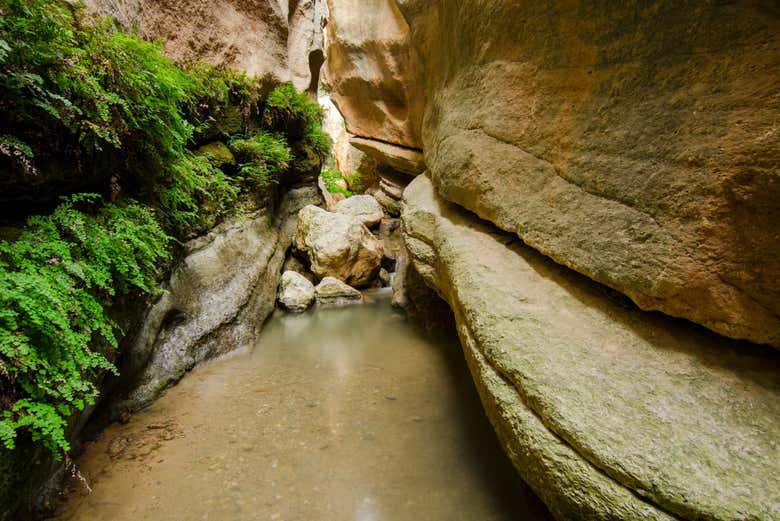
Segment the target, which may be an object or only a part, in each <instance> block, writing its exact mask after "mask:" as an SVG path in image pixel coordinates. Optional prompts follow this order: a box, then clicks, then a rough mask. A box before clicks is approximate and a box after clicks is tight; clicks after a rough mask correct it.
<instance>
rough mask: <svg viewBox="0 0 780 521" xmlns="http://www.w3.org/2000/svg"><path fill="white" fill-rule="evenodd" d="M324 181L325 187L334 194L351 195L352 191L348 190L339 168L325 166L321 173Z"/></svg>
mask: <svg viewBox="0 0 780 521" xmlns="http://www.w3.org/2000/svg"><path fill="white" fill-rule="evenodd" d="M320 177H321V178H322V182H323V183H324V184H325V188H326V189H327V190H328V192H330V193H332V194H342V195H344V196H345V197H351V196H352V192H350V191H349V190H347V188H346V185H347V183H346V181H345V180H344V178H343V177H341V173H339V171H338V170H333V169H330V168H325V169H323V170H322V172H321V173H320Z"/></svg>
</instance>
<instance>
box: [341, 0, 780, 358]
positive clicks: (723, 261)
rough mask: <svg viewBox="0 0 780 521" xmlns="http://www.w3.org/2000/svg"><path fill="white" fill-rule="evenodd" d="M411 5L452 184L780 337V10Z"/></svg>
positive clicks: (561, 239)
mask: <svg viewBox="0 0 780 521" xmlns="http://www.w3.org/2000/svg"><path fill="white" fill-rule="evenodd" d="M398 3H399V5H400V9H401V10H402V12H403V13H404V14H405V15H406V18H407V20H408V21H409V24H410V27H411V28H412V40H413V42H414V45H415V48H416V50H417V53H418V56H419V57H420V58H421V62H422V65H421V69H422V70H423V74H424V77H425V78H426V82H425V99H426V107H425V118H424V121H425V126H424V128H423V130H422V135H423V141H424V149H425V159H426V163H427V165H428V167H429V168H430V170H431V172H432V179H433V182H434V184H435V185H436V187H437V188H438V190H439V192H440V193H441V195H442V196H443V197H444V198H445V199H447V200H450V201H453V202H455V203H458V204H459V205H461V206H463V207H465V208H467V209H469V210H471V211H473V212H475V213H476V214H477V215H479V216H480V217H482V218H483V219H487V220H490V221H492V222H493V223H495V224H496V225H498V226H499V227H500V228H502V229H504V230H507V231H510V232H513V233H516V234H517V235H518V236H519V237H520V238H521V239H522V240H523V241H524V242H525V243H526V244H528V245H530V246H532V247H533V248H535V249H537V250H538V251H540V252H542V253H544V254H545V255H547V256H549V257H551V258H553V259H554V260H556V261H557V262H559V263H561V264H565V265H566V266H569V267H571V268H573V269H575V270H577V271H579V272H580V273H583V274H585V275H587V276H588V277H590V278H592V279H595V280H597V281H599V282H601V283H604V284H606V285H609V286H610V287H612V288H615V289H617V290H619V291H621V292H623V293H625V294H626V295H628V296H629V297H631V299H632V300H634V302H636V303H637V304H638V305H639V306H640V307H642V308H643V309H648V310H660V311H663V312H664V313H667V314H670V315H674V316H678V317H684V318H687V319H689V320H692V321H694V322H698V323H700V324H702V325H704V326H706V327H708V328H710V329H712V330H714V331H717V332H719V333H721V334H723V335H727V336H731V337H734V338H745V339H749V340H752V341H754V342H762V343H770V344H773V345H775V346H780V137H779V136H780V134H778V131H777V121H778V120H779V119H780V98H778V96H777V92H778V88H779V87H780V76H778V73H777V71H778V70H780V39H778V38H777V34H780V17H778V16H777V13H775V12H772V13H770V12H768V11H766V10H765V9H763V8H759V7H758V6H753V5H746V4H705V3H702V4H696V5H690V4H682V3H674V2H651V3H649V4H646V5H645V6H643V7H641V8H639V7H636V6H633V5H631V6H629V5H628V4H626V5H621V6H612V7H610V8H609V9H599V8H595V7H592V8H586V7H584V6H583V7H582V8H581V9H579V8H578V9H571V8H568V7H565V6H564V4H563V3H556V2H554V3H553V4H550V3H533V2H532V3H524V4H522V5H518V3H517V2H513V1H508V0H503V1H496V2H491V3H490V7H489V8H488V7H486V4H485V2H482V1H477V0H464V1H458V2H455V1H454V0H438V1H425V2H423V1H419V0H404V1H399V2H398ZM559 4H560V5H559ZM334 15H335V17H336V25H338V22H339V20H338V15H339V11H335V12H334ZM355 16H357V15H355ZM347 120H348V121H349V120H350V117H349V116H348V117H347Z"/></svg>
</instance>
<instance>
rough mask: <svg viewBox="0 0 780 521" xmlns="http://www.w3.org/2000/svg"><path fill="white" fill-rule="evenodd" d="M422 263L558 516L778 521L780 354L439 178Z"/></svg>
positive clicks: (500, 429)
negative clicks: (562, 259)
mask: <svg viewBox="0 0 780 521" xmlns="http://www.w3.org/2000/svg"><path fill="white" fill-rule="evenodd" d="M404 201H405V207H404V212H403V220H404V226H405V228H404V229H405V235H404V239H405V242H406V246H407V249H408V252H409V255H410V259H411V261H412V264H413V267H414V268H415V269H416V270H417V271H418V272H419V274H420V275H421V276H422V278H423V279H424V280H425V282H426V283H427V284H428V285H429V286H431V287H433V288H435V289H436V290H437V292H438V293H439V294H440V295H441V296H442V297H443V298H444V299H445V300H446V301H447V302H448V303H449V305H450V307H451V308H452V310H453V311H454V314H455V319H456V322H457V326H458V332H459V335H460V338H461V341H462V344H463V348H464V352H465V355H466V358H467V360H468V363H469V366H470V369H471V372H472V374H473V376H474V379H475V381H476V383H477V387H478V389H479V392H480V396H481V398H482V401H483V404H484V406H485V408H486V410H487V412H488V415H489V417H490V419H491V421H492V423H493V425H494V427H495V429H496V431H497V433H498V435H499V437H500V438H501V441H502V443H503V444H504V446H505V449H506V451H507V453H508V455H509V457H510V458H511V459H512V461H513V462H514V464H515V466H516V467H517V469H518V471H519V472H520V474H521V475H522V476H523V478H524V479H525V481H527V482H528V483H529V484H530V485H531V486H532V487H533V488H534V490H535V491H536V493H537V494H538V495H539V496H540V497H541V498H542V499H543V500H544V501H545V502H546V503H547V505H548V506H549V507H550V509H551V511H552V512H553V514H554V515H555V516H556V517H557V518H558V519H659V520H660V519H663V520H673V519H708V520H724V521H725V520H733V519H762V520H769V519H777V518H780V494H779V493H778V491H779V490H780V467H779V466H778V461H780V447H779V446H778V444H777V440H778V439H780V423H779V422H778V421H777V420H778V418H780V381H778V379H777V374H778V371H780V355H778V353H777V352H776V351H774V350H772V349H770V348H762V347H758V346H754V345H750V344H748V343H740V342H737V341H733V340H729V339H725V338H723V337H721V336H717V335H715V334H713V333H711V332H708V331H706V330H704V329H701V328H699V327H697V326H695V325H692V324H690V323H688V322H685V321H680V320H677V319H672V318H669V317H665V316H663V315H660V314H657V315H650V314H647V313H645V312H642V311H639V310H637V309H636V308H635V307H634V306H633V305H631V304H630V303H629V302H628V301H625V300H621V298H616V297H615V296H614V295H613V294H611V293H610V291H609V290H607V289H606V288H604V287H603V286H600V285H598V284H595V283H593V282H592V281H590V280H588V279H586V278H584V277H582V276H580V275H577V274H575V273H573V272H571V271H569V270H568V269H566V268H564V267H562V266H560V265H557V264H555V263H553V262H551V261H550V260H549V259H547V258H545V257H543V256H541V255H539V254H538V253H536V252H534V251H533V250H531V249H530V248H528V247H526V246H524V245H522V244H521V243H520V242H519V241H517V239H516V238H513V236H512V235H509V234H506V233H503V232H500V231H499V230H497V229H496V228H494V227H493V226H491V225H489V224H488V223H485V222H484V221H480V220H479V219H478V218H476V217H475V216H474V215H473V214H470V213H468V212H465V211H463V210H462V209H458V208H457V207H455V206H454V205H451V204H449V203H446V202H444V201H443V200H441V199H440V198H439V197H438V196H437V195H436V194H435V191H434V186H433V184H432V182H431V181H430V179H429V178H427V177H425V176H421V177H418V178H417V179H415V180H414V181H413V182H412V183H411V184H410V185H409V187H408V188H407V189H406V192H405V194H404Z"/></svg>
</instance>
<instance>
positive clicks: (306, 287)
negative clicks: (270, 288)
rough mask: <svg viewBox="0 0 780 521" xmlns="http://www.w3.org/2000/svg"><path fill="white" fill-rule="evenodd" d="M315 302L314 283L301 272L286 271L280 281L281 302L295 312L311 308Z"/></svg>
mask: <svg viewBox="0 0 780 521" xmlns="http://www.w3.org/2000/svg"><path fill="white" fill-rule="evenodd" d="M312 302H314V285H313V284H312V283H311V282H310V281H309V280H308V279H306V278H305V277H304V276H303V275H301V274H300V273H297V272H295V271H285V272H284V273H283V274H282V279H281V281H280V282H279V304H281V306H282V307H283V308H284V309H286V310H288V311H292V312H294V313H301V312H303V311H306V310H307V309H309V306H311V304H312Z"/></svg>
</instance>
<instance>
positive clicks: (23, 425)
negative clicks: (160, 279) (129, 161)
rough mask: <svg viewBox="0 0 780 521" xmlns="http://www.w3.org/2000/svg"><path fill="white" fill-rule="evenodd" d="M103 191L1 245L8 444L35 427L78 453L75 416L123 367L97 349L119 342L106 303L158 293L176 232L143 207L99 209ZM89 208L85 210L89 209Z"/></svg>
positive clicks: (1, 415) (0, 355)
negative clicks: (72, 435) (99, 382)
mask: <svg viewBox="0 0 780 521" xmlns="http://www.w3.org/2000/svg"><path fill="white" fill-rule="evenodd" d="M98 201H99V196H97V195H95V194H80V195H75V196H73V197H70V198H68V199H66V200H65V202H64V203H63V204H61V205H60V206H59V207H57V209H56V210H55V211H54V212H53V213H52V214H51V215H49V216H35V217H31V218H30V219H29V220H28V230H27V231H25V232H24V233H23V234H22V236H21V237H20V238H19V239H18V240H17V241H15V242H13V243H8V242H5V241H2V242H0V391H2V392H1V393H0V395H1V396H2V407H1V408H0V440H2V442H3V444H4V445H5V446H6V447H7V448H13V447H14V438H15V437H16V436H17V433H18V432H19V431H22V430H24V431H27V432H29V433H30V434H31V436H32V439H33V440H34V441H38V442H40V443H42V444H43V445H44V446H45V447H47V448H48V449H50V450H51V451H52V452H53V453H54V454H55V455H58V454H60V453H61V452H63V451H66V450H68V448H69V446H68V441H67V439H66V436H65V428H66V425H67V418H68V417H69V416H70V414H72V413H73V412H74V411H76V410H81V409H83V408H84V406H85V405H86V404H92V403H94V400H95V397H96V395H97V388H96V386H95V384H94V378H95V377H96V375H97V374H98V373H99V372H100V371H104V370H108V371H115V369H114V367H113V365H112V364H111V363H110V362H109V360H108V359H107V358H106V356H105V354H103V353H102V352H100V351H99V350H96V349H95V346H100V345H103V346H106V347H108V348H111V347H113V348H115V347H116V346H117V336H116V334H117V326H116V324H115V323H114V322H113V321H112V320H111V319H110V318H108V317H107V316H106V314H105V307H106V306H108V305H110V303H111V300H112V299H113V298H114V297H115V296H117V295H120V294H126V293H128V292H130V291H133V290H140V291H145V292H148V291H151V289H152V287H153V285H154V282H155V279H154V275H155V273H156V272H157V265H158V263H159V261H160V260H162V259H165V258H167V257H168V249H167V247H168V241H169V237H168V236H167V235H166V234H165V233H164V232H163V231H162V229H161V228H160V226H159V225H158V224H157V221H156V220H155V218H154V215H153V214H152V212H150V211H149V210H148V209H146V208H144V207H142V206H139V205H138V204H136V203H132V202H131V203H129V204H127V205H124V206H116V205H112V204H108V205H105V206H103V207H102V208H100V209H99V210H97V211H96V212H95V213H90V211H91V210H94V207H95V206H96V203H97V202H98ZM81 208H83V210H82V209H81Z"/></svg>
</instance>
